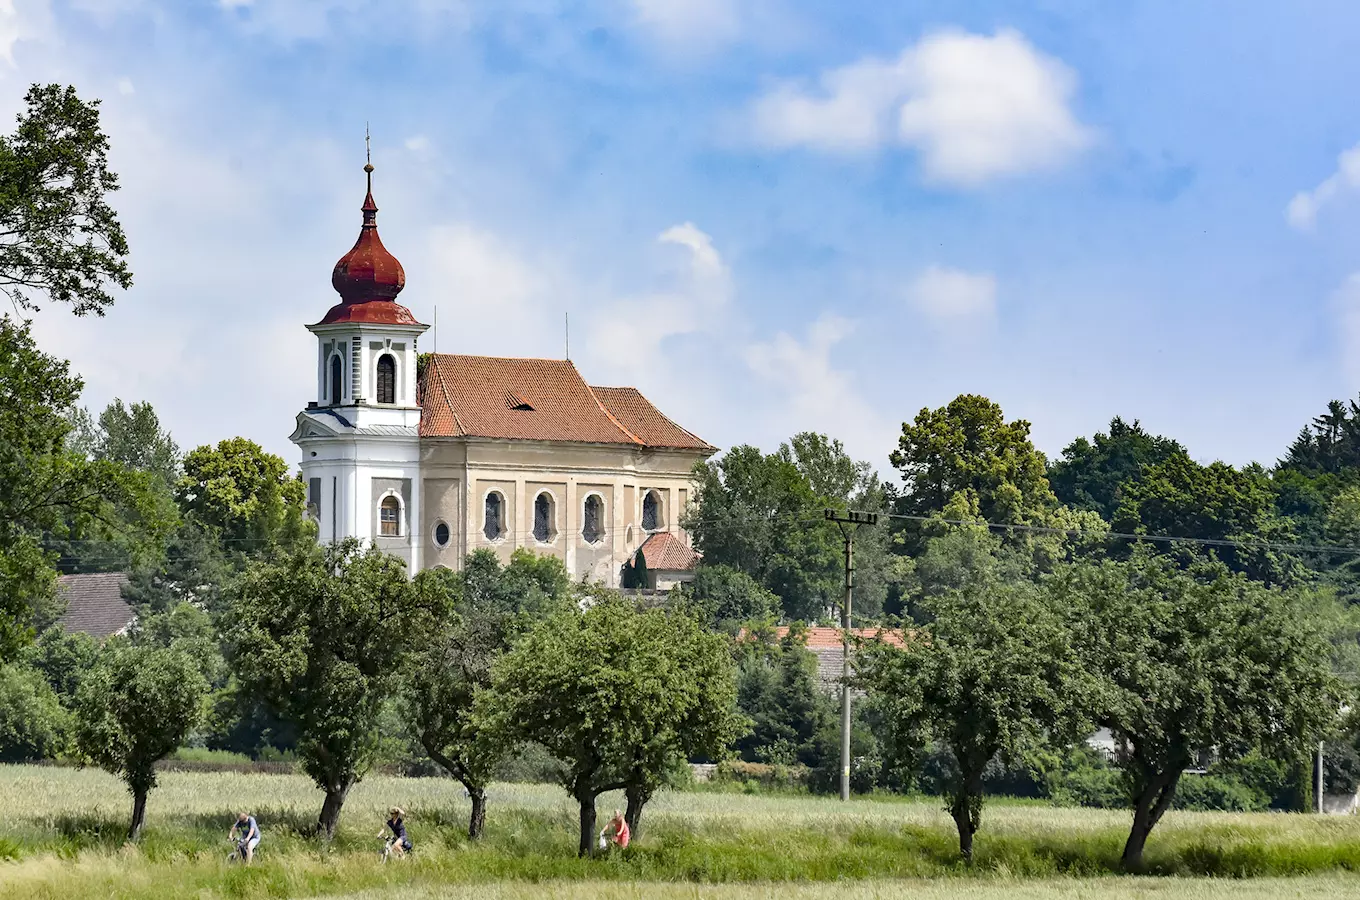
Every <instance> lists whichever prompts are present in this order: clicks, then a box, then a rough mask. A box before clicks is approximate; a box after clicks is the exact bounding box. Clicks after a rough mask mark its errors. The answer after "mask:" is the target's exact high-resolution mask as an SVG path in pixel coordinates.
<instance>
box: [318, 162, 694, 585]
mask: <svg viewBox="0 0 1360 900" xmlns="http://www.w3.org/2000/svg"><path fill="white" fill-rule="evenodd" d="M364 171H365V173H366V174H367V179H368V193H367V195H366V196H365V198H364V204H363V207H362V212H363V224H362V226H361V227H360V230H359V239H358V240H357V241H356V242H355V244H354V247H353V248H352V249H351V250H350V251H349V252H348V253H346V254H345V255H344V256H342V257H341V258H340V261H339V262H338V263H336V264H335V270H334V272H333V273H332V275H331V285H332V286H333V287H334V288H335V291H336V293H338V294H339V295H340V302H339V303H336V304H335V305H334V306H332V307H331V308H330V309H329V310H328V311H327V312H326V314H325V315H324V316H323V317H322V318H321V321H319V322H317V323H316V324H315V325H309V326H307V330H308V331H310V332H312V334H314V335H316V344H317V355H316V399H315V400H313V401H311V402H309V403H308V404H307V408H306V409H305V410H304V411H303V412H301V413H299V414H298V417H297V427H296V429H295V430H294V431H293V434H292V436H291V439H292V441H293V443H295V444H297V446H298V448H299V449H300V450H301V451H302V477H303V479H304V481H305V483H306V485H307V508H308V512H309V514H310V515H311V516H312V517H313V519H314V520H315V521H316V523H317V525H318V529H319V536H320V539H321V540H322V541H325V542H329V541H335V540H342V539H344V538H347V537H354V538H359V539H361V540H363V541H366V542H368V541H371V542H372V543H373V544H375V545H376V546H377V547H379V548H380V549H382V550H385V551H387V552H389V553H392V554H395V555H397V556H399V557H401V558H402V559H404V560H405V561H406V563H407V567H408V571H410V572H412V573H414V572H418V571H420V570H422V569H427V568H431V567H434V566H445V567H448V568H450V569H457V568H459V567H460V566H461V565H462V561H463V559H464V558H465V557H466V556H467V555H468V554H469V553H471V552H473V551H474V550H478V549H482V548H489V549H491V550H493V551H495V552H496V554H497V555H498V556H500V558H501V559H502V560H505V561H508V560H509V558H510V554H511V553H513V552H514V550H515V549H516V548H520V547H526V548H528V549H530V550H532V551H534V552H535V553H540V554H550V555H552V556H556V557H558V558H559V559H561V560H562V561H563V563H564V564H565V565H566V567H567V571H568V572H570V573H571V575H572V576H573V577H574V578H576V579H578V580H587V581H591V582H598V583H601V584H604V585H607V586H610V587H619V586H621V585H622V582H623V581H624V580H625V575H624V573H625V568H627V567H629V566H636V561H637V558H638V557H639V555H640V556H641V557H642V558H643V559H645V561H646V565H645V571H646V573H647V583H646V584H645V585H641V586H644V587H652V588H659V589H666V588H668V587H671V586H673V585H674V584H675V583H678V582H681V581H686V580H688V579H689V578H690V577H692V572H693V569H694V567H695V565H696V564H697V562H698V559H699V554H698V553H696V552H695V551H694V550H693V549H692V547H691V546H690V539H689V536H688V535H687V534H686V533H685V532H684V531H683V530H682V529H681V528H680V525H679V522H680V516H681V515H682V513H683V512H684V511H685V507H686V504H687V503H689V502H690V498H691V495H692V491H693V484H692V479H691V471H692V470H693V468H694V465H695V463H697V462H699V461H701V460H704V459H707V458H708V457H709V456H711V455H712V454H713V453H715V452H716V451H717V448H716V447H714V446H712V445H711V444H709V443H708V442H706V441H704V440H702V439H701V438H699V437H697V436H696V435H694V434H693V433H691V432H690V431H687V430H686V429H684V428H682V427H681V426H679V425H677V424H676V423H675V422H673V421H671V420H670V419H669V418H667V417H666V416H665V415H663V414H662V413H661V411H660V410H658V409H657V408H656V407H655V406H653V405H652V404H651V403H650V402H649V401H648V400H647V398H646V397H644V396H643V395H642V394H641V393H640V392H639V391H637V390H636V389H635V388H631V387H598V386H594V385H590V384H588V383H587V382H586V381H585V379H583V378H582V377H581V374H580V373H579V372H578V371H577V370H576V367H575V366H574V365H573V364H572V362H571V361H570V360H566V359H561V360H559V359H517V358H501V357H489V356H461V355H454V354H431V353H427V354H421V353H419V352H418V349H417V346H418V341H419V339H420V336H421V335H422V334H423V333H424V332H425V330H426V329H427V328H428V327H429V326H427V325H424V324H422V323H421V322H420V321H419V320H417V319H416V317H415V316H414V315H413V314H412V313H411V311H410V310H409V309H407V308H406V307H404V306H402V305H401V304H399V303H398V302H397V295H398V294H400V293H401V290H402V288H403V287H404V286H405V284H406V273H405V272H404V271H403V269H402V267H401V263H399V262H398V261H397V259H396V257H394V256H393V255H392V254H391V253H389V252H388V251H387V249H386V248H385V247H383V244H382V240H381V239H380V238H379V237H378V224H377V214H378V207H377V204H375V203H374V201H373V166H372V164H368V165H365V166H364ZM469 300H470V301H471V302H475V298H469ZM642 568H643V567H638V568H636V569H633V571H634V572H639V571H641V569H642Z"/></svg>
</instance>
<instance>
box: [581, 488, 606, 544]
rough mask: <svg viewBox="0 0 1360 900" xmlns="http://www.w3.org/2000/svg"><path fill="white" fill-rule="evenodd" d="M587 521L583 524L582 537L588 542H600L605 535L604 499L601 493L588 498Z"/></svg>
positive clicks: (586, 506) (585, 517)
mask: <svg viewBox="0 0 1360 900" xmlns="http://www.w3.org/2000/svg"><path fill="white" fill-rule="evenodd" d="M584 519H585V521H584V522H583V523H582V525H581V537H583V538H585V539H586V543H587V544H598V543H599V542H600V539H601V538H603V537H604V501H603V500H601V499H600V495H599V494H591V495H590V496H589V497H587V498H586V505H585V516H584Z"/></svg>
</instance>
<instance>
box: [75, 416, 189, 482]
mask: <svg viewBox="0 0 1360 900" xmlns="http://www.w3.org/2000/svg"><path fill="white" fill-rule="evenodd" d="M72 425H73V426H74V427H73V433H72V435H71V440H70V441H69V443H70V445H71V446H72V448H73V449H76V450H80V451H82V452H84V453H85V454H86V455H87V456H91V457H93V458H95V459H108V460H112V461H114V462H117V463H122V464H123V465H124V466H126V467H128V468H129V469H133V470H136V471H138V472H149V473H151V474H153V475H155V476H156V477H157V478H158V479H159V481H160V483H161V484H162V485H164V487H165V489H166V490H167V491H169V490H170V489H171V488H173V487H174V486H175V482H176V480H178V478H179V459H180V452H179V446H178V445H177V444H176V443H175V440H174V438H172V437H171V436H170V432H168V431H166V430H165V429H164V428H162V427H161V420H160V417H159V416H157V415H156V410H155V409H154V408H153V407H152V406H151V404H150V403H133V404H132V405H131V406H127V405H125V404H124V403H123V401H122V400H120V399H117V398H115V399H114V401H113V402H112V403H110V404H109V405H108V406H106V407H105V408H104V411H103V412H101V413H100V414H99V418H98V419H97V420H96V419H94V418H92V417H91V416H90V414H89V411H88V410H85V409H80V410H77V411H76V412H75V413H74V414H73V416H72Z"/></svg>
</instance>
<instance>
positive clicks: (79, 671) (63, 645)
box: [25, 626, 99, 706]
mask: <svg viewBox="0 0 1360 900" xmlns="http://www.w3.org/2000/svg"><path fill="white" fill-rule="evenodd" d="M25 657H26V660H27V663H28V665H29V666H31V667H32V668H34V669H35V670H37V671H38V672H40V673H41V674H42V676H43V678H44V679H45V680H46V681H47V683H48V684H49V685H50V686H51V688H52V690H53V691H55V692H56V695H57V698H58V699H59V700H60V701H61V702H62V704H63V705H65V706H71V705H72V704H73V703H74V702H75V699H76V694H77V693H78V691H79V689H80V683H81V681H83V680H84V679H85V675H86V673H88V672H89V671H90V670H91V669H93V668H94V666H95V663H96V662H98V660H99V642H98V641H96V640H95V639H94V638H92V637H91V636H90V635H88V634H82V633H79V632H76V633H74V634H66V633H65V632H64V631H62V630H61V628H59V627H56V626H53V627H51V628H48V629H47V630H46V631H44V632H43V633H42V634H41V635H39V637H38V640H37V641H35V642H34V643H33V645H32V646H30V647H29V648H28V650H27V651H26V652H25Z"/></svg>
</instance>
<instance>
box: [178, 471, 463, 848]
mask: <svg viewBox="0 0 1360 900" xmlns="http://www.w3.org/2000/svg"><path fill="white" fill-rule="evenodd" d="M190 455H191V456H192V455H193V454H190ZM186 467H187V464H186ZM426 584H427V582H424V581H421V582H414V583H413V582H411V581H409V580H408V579H407V577H406V571H405V567H404V565H403V564H402V562H401V560H399V559H397V558H396V557H393V556H389V555H387V554H385V553H382V552H380V551H378V550H377V549H375V548H369V549H367V550H365V549H363V548H362V547H361V545H360V544H359V542H358V541H355V540H348V541H343V542H340V543H337V544H331V545H327V546H326V547H317V546H315V545H311V544H298V545H295V546H294V547H292V548H291V549H289V550H287V552H286V553H284V554H283V555H282V556H281V557H280V558H279V559H278V560H277V561H270V562H255V563H252V564H251V565H250V566H249V567H248V568H247V569H246V571H245V574H244V575H243V576H242V577H241V579H240V581H239V582H238V583H237V584H236V585H235V586H234V587H233V591H232V597H231V608H230V614H229V616H228V618H227V622H226V623H225V630H226V637H227V641H228V646H229V659H230V661H231V665H232V668H233V671H234V672H235V674H236V676H237V678H238V679H239V681H240V682H241V684H242V686H243V687H244V688H245V689H246V690H247V691H249V692H251V693H254V694H258V695H259V696H260V697H261V698H263V699H264V700H266V701H267V702H268V703H269V705H270V707H271V708H272V709H273V710H274V711H275V712H276V713H277V714H278V715H279V716H280V717H282V718H284V719H285V720H287V721H290V722H292V723H293V724H294V725H296V727H297V729H298V733H299V735H300V740H299V743H298V757H299V759H300V760H301V762H302V767H303V770H304V771H306V773H307V774H308V775H310V776H311V777H312V779H313V780H314V781H315V782H316V784H317V787H319V788H321V789H322V790H324V791H325V792H326V802H325V804H324V805H323V807H322V813H321V817H320V818H319V820H318V826H319V828H320V829H321V830H322V831H323V832H324V833H325V835H326V837H327V838H328V839H329V838H330V837H332V836H333V835H334V833H335V825H336V822H337V821H338V820H339V817H340V810H341V808H342V807H343V805H344V800H345V796H346V795H347V794H348V792H349V789H350V787H351V786H353V784H354V783H355V782H356V781H358V780H359V779H360V778H362V777H363V775H364V773H365V772H367V771H368V769H369V767H370V766H371V765H372V764H373V761H374V758H375V756H376V754H377V752H378V737H379V733H378V725H379V721H380V717H381V714H382V712H383V708H384V705H385V704H386V703H387V702H388V700H390V699H391V698H393V697H394V695H395V693H396V691H397V689H398V687H399V684H400V679H401V669H402V663H403V661H404V660H405V658H406V656H407V654H408V653H410V652H411V648H412V646H413V643H414V641H415V638H416V636H418V635H421V634H426V633H429V632H430V631H431V630H432V629H433V628H434V617H435V616H436V614H437V613H438V612H439V610H440V609H441V601H440V599H439V598H438V597H435V596H430V593H431V592H429V591H427V590H425V586H426Z"/></svg>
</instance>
